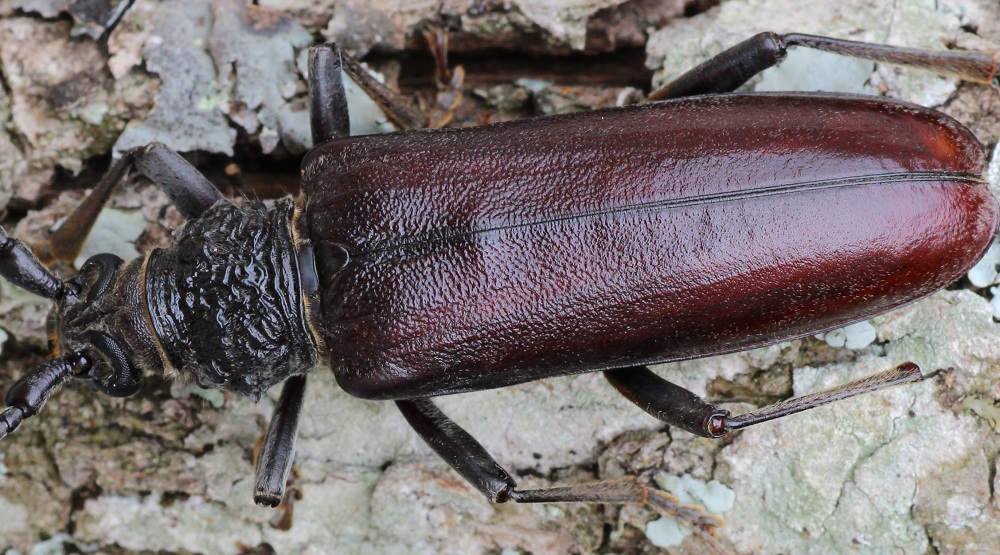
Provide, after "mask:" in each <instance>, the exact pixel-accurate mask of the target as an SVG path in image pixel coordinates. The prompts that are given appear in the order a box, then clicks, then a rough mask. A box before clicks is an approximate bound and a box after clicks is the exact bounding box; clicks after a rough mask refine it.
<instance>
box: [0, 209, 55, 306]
mask: <svg viewBox="0 0 1000 555" xmlns="http://www.w3.org/2000/svg"><path fill="white" fill-rule="evenodd" d="M0 276H3V277H4V278H5V279H6V280H7V281H9V282H11V283H13V284H14V285H16V286H18V287H20V288H21V289H24V290H26V291H28V292H30V293H34V294H35V295H38V296H40V297H45V298H46V299H52V300H55V299H58V298H59V297H61V296H62V294H63V284H62V282H61V281H60V280H59V278H57V277H56V276H54V275H53V274H52V272H50V271H49V269H48V268H46V267H45V265H44V264H42V263H41V262H40V261H39V260H38V258H37V257H36V256H35V255H34V253H32V252H31V249H30V248H28V245H26V244H24V241H20V240H17V239H11V238H10V237H9V236H8V235H7V232H6V231H4V229H3V228H2V227H0Z"/></svg>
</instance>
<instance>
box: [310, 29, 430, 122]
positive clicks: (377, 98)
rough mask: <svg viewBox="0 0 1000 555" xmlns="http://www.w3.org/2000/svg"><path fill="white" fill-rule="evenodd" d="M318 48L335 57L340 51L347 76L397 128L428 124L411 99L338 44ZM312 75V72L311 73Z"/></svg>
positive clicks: (324, 55) (327, 55) (326, 55)
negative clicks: (341, 48)
mask: <svg viewBox="0 0 1000 555" xmlns="http://www.w3.org/2000/svg"><path fill="white" fill-rule="evenodd" d="M317 48H320V49H329V50H330V52H331V53H330V54H321V56H322V57H330V58H335V57H336V56H335V55H334V54H332V53H337V52H339V53H340V56H339V57H340V60H341V63H342V65H343V70H344V72H346V73H347V76H348V77H350V78H351V80H352V81H354V82H355V83H356V84H357V85H358V86H359V87H361V90H363V91H365V94H367V95H368V96H370V97H371V99H372V100H373V101H374V102H375V104H377V105H378V107H379V108H381V109H382V111H383V112H385V115H386V116H387V117H388V118H389V121H391V122H392V124H393V125H395V126H396V127H397V128H399V129H400V130H408V129H424V128H426V127H427V126H428V120H427V116H426V115H424V113H423V112H421V111H420V110H419V109H417V107H416V106H414V105H413V103H412V102H410V99H408V98H406V97H405V96H403V95H401V94H399V93H398V92H396V91H394V90H392V89H390V88H389V87H387V86H385V85H383V84H382V83H380V82H379V81H378V80H377V79H375V78H374V77H372V75H371V74H370V73H368V70H366V69H365V68H363V67H361V64H359V63H358V62H357V61H356V60H355V59H354V58H352V57H350V56H348V55H347V54H345V53H343V52H341V51H340V49H339V48H337V45H335V44H327V45H324V46H320V47H317ZM310 57H311V55H310ZM310 75H312V74H311V73H310ZM312 86H313V82H312V78H311V77H310V87H312ZM314 110H315V108H314Z"/></svg>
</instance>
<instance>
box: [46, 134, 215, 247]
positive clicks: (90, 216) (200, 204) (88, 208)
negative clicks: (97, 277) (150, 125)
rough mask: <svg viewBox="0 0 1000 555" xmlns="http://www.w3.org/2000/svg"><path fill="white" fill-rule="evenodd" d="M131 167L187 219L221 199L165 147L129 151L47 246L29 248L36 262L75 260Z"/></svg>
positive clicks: (158, 146)
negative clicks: (156, 187)
mask: <svg viewBox="0 0 1000 555" xmlns="http://www.w3.org/2000/svg"><path fill="white" fill-rule="evenodd" d="M132 167H135V168H136V169H138V170H139V173H141V174H143V175H145V176H146V177H148V178H149V179H150V180H151V181H152V182H153V183H154V184H156V186H158V187H159V188H160V189H162V190H163V192H165V193H166V194H167V196H169V197H170V200H171V201H173V203H174V205H175V206H176V207H177V210H179V211H180V213H181V214H183V215H184V217H186V218H188V219H191V218H197V217H199V216H201V215H202V214H203V213H204V212H205V211H206V210H208V209H209V208H210V207H211V206H212V205H214V204H215V203H217V202H219V201H221V200H224V197H223V196H222V193H221V192H219V190H218V189H217V188H215V186H214V185H212V183H211V182H210V181H208V179H205V176H203V175H202V174H201V172H199V171H198V170H197V169H195V167H194V166H192V165H191V164H190V163H188V161H187V160H185V159H184V158H183V157H181V155H180V154H178V153H177V152H176V151H174V150H172V149H170V148H169V147H167V146H166V145H164V144H162V143H152V144H149V145H147V146H144V147H138V148H133V149H130V150H127V151H125V152H124V153H123V154H122V156H121V158H119V159H118V160H117V161H115V163H114V164H112V165H111V168H109V169H108V171H107V173H105V174H104V177H103V178H101V181H100V182H98V184H97V186H96V187H94V190H93V191H91V192H90V194H89V195H87V197H86V198H84V199H83V202H81V203H80V204H79V205H78V206H77V207H76V209H75V210H74V211H73V213H72V214H70V215H69V217H68V218H66V221H65V222H63V225H62V226H60V227H59V229H57V230H56V231H55V232H53V233H52V235H51V236H50V237H49V240H48V242H47V243H43V244H40V245H33V247H34V248H33V249H32V250H34V252H35V255H36V256H37V257H38V259H39V260H41V261H42V262H43V263H46V264H49V263H51V262H54V261H56V260H63V261H66V262H72V261H73V260H75V259H76V257H77V256H79V254H80V249H81V248H82V247H83V243H84V242H86V240H87V236H88V235H90V231H91V229H93V227H94V222H96V221H97V216H98V215H99V214H100V213H101V210H102V209H103V208H104V205H105V204H107V202H108V199H109V198H111V193H112V192H114V190H115V188H116V187H117V186H118V184H119V183H120V182H121V180H122V179H124V178H125V175H126V174H127V173H128V171H129V169H131V168H132Z"/></svg>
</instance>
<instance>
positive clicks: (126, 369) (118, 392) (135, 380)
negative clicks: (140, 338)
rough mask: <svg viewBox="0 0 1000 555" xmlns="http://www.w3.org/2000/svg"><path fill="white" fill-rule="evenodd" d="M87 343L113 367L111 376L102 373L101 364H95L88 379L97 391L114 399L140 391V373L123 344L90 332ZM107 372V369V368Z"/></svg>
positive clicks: (100, 333) (104, 334)
mask: <svg viewBox="0 0 1000 555" xmlns="http://www.w3.org/2000/svg"><path fill="white" fill-rule="evenodd" d="M87 341H89V342H90V344H91V345H93V346H94V348H95V349H97V350H98V351H100V352H101V354H103V355H104V358H105V359H106V360H107V362H108V364H109V365H110V366H111V368H110V370H111V372H110V375H108V373H107V372H104V373H101V372H100V369H101V367H102V366H104V365H101V364H93V367H92V369H91V371H90V372H89V375H88V377H89V378H90V379H91V380H93V383H94V385H95V386H97V389H99V390H101V391H102V392H103V393H105V394H107V395H110V396H112V397H128V396H129V395H132V394H134V393H136V392H137V391H139V387H140V386H141V385H142V376H141V374H140V372H139V371H138V370H137V369H136V368H135V366H133V365H132V362H131V361H130V360H129V357H128V355H127V354H126V353H125V349H123V348H122V346H121V343H119V342H118V341H117V340H115V339H114V338H113V337H111V336H110V335H108V334H106V333H102V332H97V331H94V332H90V333H88V334H87ZM105 370H106V367H105Z"/></svg>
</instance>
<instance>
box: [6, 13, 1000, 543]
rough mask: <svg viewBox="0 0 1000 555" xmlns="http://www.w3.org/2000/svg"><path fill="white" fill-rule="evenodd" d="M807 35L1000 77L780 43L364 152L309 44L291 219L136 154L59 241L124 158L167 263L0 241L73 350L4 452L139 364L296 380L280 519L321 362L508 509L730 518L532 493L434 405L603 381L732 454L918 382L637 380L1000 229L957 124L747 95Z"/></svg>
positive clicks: (991, 65)
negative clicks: (802, 419) (310, 138)
mask: <svg viewBox="0 0 1000 555" xmlns="http://www.w3.org/2000/svg"><path fill="white" fill-rule="evenodd" d="M791 45H805V46H812V47H816V48H821V49H827V50H833V51H838V52H841V53H848V54H853V55H859V56H862V57H870V58H875V59H880V60H888V61H895V62H906V63H911V64H915V65H928V66H932V67H941V66H944V67H947V68H949V69H953V70H957V71H959V72H962V73H963V75H964V76H965V77H967V78H972V79H975V80H979V81H987V82H989V81H991V80H993V79H994V76H995V73H996V64H995V62H993V60H992V59H991V58H990V57H988V56H985V55H981V54H977V53H956V52H948V53H933V52H926V51H916V50H909V49H900V48H889V47H881V46H878V45H867V44H862V43H854V42H850V41H841V40H836V39H828V38H823V37H813V36H807V35H797V34H789V35H775V34H772V33H765V34H762V35H758V36H756V37H753V38H752V39H750V40H748V41H746V42H745V43H742V44H741V45H738V46H736V47H734V48H733V49H731V50H729V51H727V52H725V53H723V54H721V55H720V56H719V57H717V58H715V59H713V60H711V61H709V62H707V63H706V64H705V65H703V66H699V67H698V68H695V69H694V70H692V71H691V72H690V73H688V74H686V75H685V76H682V77H681V78H680V79H678V80H677V81H675V82H674V83H673V84H671V85H668V86H667V87H665V88H663V89H660V90H659V91H657V92H655V93H654V94H653V95H651V97H650V98H651V99H653V100H659V101H660V102H655V103H648V104H643V105H638V106H631V107H624V108H616V109H608V110H599V111H594V112H589V113H585V114H574V115H569V116H557V117H551V118H541V119H534V120H528V121H524V122H512V123H504V124H497V125H494V126H487V127H482V128H473V129H456V130H440V131H410V132H403V133H397V134H390V135H383V136H366V137H346V134H347V133H346V129H347V118H346V106H345V102H344V100H343V98H344V97H343V94H342V84H341V83H340V81H339V75H340V71H339V70H340V66H341V64H344V65H345V67H346V68H347V69H348V70H349V71H354V73H353V74H357V72H356V69H354V70H352V69H351V68H353V67H354V65H353V62H352V61H350V60H349V59H342V58H341V56H340V55H339V52H338V51H337V50H336V49H335V48H333V47H325V48H319V49H316V50H314V51H313V52H312V55H311V59H310V89H311V105H312V123H313V133H314V140H315V143H316V144H317V146H316V147H314V148H313V149H312V150H311V151H310V152H309V154H308V155H307V156H306V158H305V160H304V161H303V182H302V191H303V194H302V195H301V196H300V197H298V198H297V199H295V200H294V201H291V200H284V201H280V202H278V203H276V204H275V205H274V206H273V207H272V208H266V207H264V206H263V205H260V204H256V203H252V204H250V205H247V206H235V205H232V204H230V203H229V202H228V201H226V200H225V199H224V198H223V197H222V196H221V194H220V193H219V192H218V191H217V190H216V189H215V188H214V187H213V186H212V185H211V184H210V183H209V182H208V181H207V180H205V178H204V177H203V176H201V175H200V174H198V172H197V171H196V170H195V169H194V168H193V167H191V166H190V165H188V164H187V162H185V161H184V160H183V158H181V157H180V156H179V155H177V154H176V153H174V152H173V151H171V150H169V149H168V148H166V147H165V146H163V145H159V144H154V145H150V146H149V147H145V148H141V149H136V150H132V151H129V152H127V153H125V155H124V156H123V157H122V158H121V159H120V160H118V161H117V162H116V163H115V164H114V165H113V166H112V168H111V169H110V170H109V172H108V174H107V175H106V176H105V177H104V178H103V179H102V181H101V182H100V183H99V184H98V186H97V188H96V189H95V192H94V193H93V194H92V196H91V197H90V198H88V199H87V200H86V201H85V202H84V203H83V204H82V205H81V209H79V210H78V211H77V212H75V213H74V215H73V216H71V217H70V220H69V221H68V222H67V223H66V224H64V225H63V227H62V228H60V231H59V232H57V234H56V235H55V236H54V237H53V241H52V244H53V248H59V249H63V250H66V251H73V250H74V248H76V247H78V244H77V243H79V242H81V241H82V237H83V236H85V235H86V232H87V230H89V228H90V226H91V225H92V223H93V219H94V218H95V217H96V214H97V212H98V211H99V209H100V207H101V206H102V205H103V202H104V200H105V199H106V198H107V195H109V194H110V191H111V190H112V189H113V188H114V187H115V186H116V184H117V183H118V182H119V181H120V180H121V179H122V177H123V176H124V175H125V174H126V173H127V171H128V170H129V169H130V168H131V167H133V166H134V167H136V168H137V169H138V170H139V171H140V172H141V173H143V174H145V175H146V176H147V177H149V178H150V179H151V180H152V181H153V182H154V183H156V184H157V185H158V186H160V187H161V188H162V189H163V190H164V191H166V193H167V194H168V195H169V196H170V197H171V199H172V200H173V202H174V203H175V205H176V206H177V207H178V209H179V211H180V212H181V213H182V214H183V215H185V216H186V217H188V218H189V223H188V225H187V226H186V228H185V229H184V231H183V233H182V234H181V235H180V237H179V238H178V241H177V243H176V245H174V246H172V247H170V248H165V249H158V250H155V251H153V252H152V253H150V254H149V255H147V256H145V257H143V258H139V259H136V260H132V261H123V260H120V259H118V258H117V257H114V256H111V255H98V256H95V257H93V258H91V259H90V260H88V261H87V262H86V263H85V264H84V265H83V267H82V268H81V270H80V273H79V274H78V275H77V276H75V277H73V278H71V279H70V280H68V281H66V282H63V281H61V280H60V279H58V278H57V277H56V276H54V275H53V274H52V273H51V272H49V271H48V270H47V269H46V268H45V266H44V265H43V264H41V263H40V262H39V261H38V259H37V258H36V257H35V256H34V255H33V254H32V252H31V251H30V249H28V248H27V247H26V245H24V244H23V243H22V242H20V241H17V240H15V239H12V238H10V237H8V236H7V234H6V233H5V232H3V233H2V234H0V274H2V275H3V276H4V277H5V278H6V279H8V280H9V281H11V282H12V283H14V284H16V285H18V286H21V287H23V288H25V289H27V290H29V291H31V292H33V293H36V294H39V295H41V296H44V297H47V298H50V299H53V300H55V301H56V308H55V310H54V311H53V313H52V316H51V319H50V323H51V328H52V331H53V338H54V341H53V358H52V360H50V361H49V362H47V363H45V364H43V365H42V366H40V367H39V368H37V369H35V370H34V371H32V372H31V373H29V374H27V375H26V376H24V377H23V378H22V379H21V380H19V381H18V382H17V383H15V384H14V385H13V386H12V387H11V388H10V390H9V391H8V393H7V397H6V403H7V405H8V408H7V409H6V410H4V411H3V413H0V436H4V435H6V434H7V433H9V432H11V431H13V430H14V429H15V428H17V427H18V426H19V425H20V424H21V422H22V421H23V420H24V419H25V418H28V417H30V416H33V415H34V414H36V413H37V412H38V411H39V410H40V409H41V407H42V405H43V404H44V402H45V401H46V400H47V398H48V396H49V395H50V394H51V393H52V392H53V390H54V389H55V388H56V387H57V386H58V385H60V384H62V383H64V382H65V381H66V380H69V379H79V380H84V381H86V382H88V383H90V384H92V385H93V386H94V387H95V388H96V389H98V390H99V391H102V392H104V393H106V394H109V395H113V396H127V395H131V394H133V393H135V392H136V391H137V390H138V389H139V387H140V385H141V381H142V377H143V375H145V374H163V375H174V374H187V375H190V376H192V377H193V378H194V379H195V380H196V381H197V382H198V384H199V385H201V386H203V387H214V388H221V389H227V390H231V391H235V392H238V393H241V394H243V395H246V396H247V397H250V398H252V399H257V398H259V397H260V396H261V395H262V394H263V393H264V392H266V391H267V390H268V389H269V388H270V387H272V386H274V385H277V384H279V383H282V382H284V384H285V385H284V387H283V391H282V395H281V399H280V400H279V402H278V405H277V407H276V409H275V415H274V418H273V419H272V422H271V426H270V428H269V430H268V432H267V434H266V436H265V438H266V439H265V441H264V447H263V450H262V453H261V455H260V458H259V463H258V469H257V479H256V487H255V492H254V497H255V500H256V501H257V502H258V503H261V504H265V505H275V504H277V503H278V502H279V501H280V500H281V498H282V495H283V491H284V487H285V483H286V481H287V475H288V471H289V468H290V466H291V460H292V453H293V447H294V439H295V430H296V426H297V421H298V417H299V413H300V410H301V405H302V398H303V394H304V388H305V374H306V373H307V372H308V371H309V370H311V369H312V368H313V367H314V366H316V365H317V364H318V363H319V361H320V360H321V359H323V358H327V359H328V360H329V362H330V365H331V367H333V368H334V372H335V375H336V377H337V380H338V383H339V384H340V385H341V386H342V387H343V388H344V389H345V390H346V391H348V392H349V393H351V394H353V395H357V396H360V397H364V398H371V399H387V400H394V401H395V402H396V404H397V405H398V407H399V409H400V411H401V412H402V413H403V415H404V417H405V418H406V419H407V421H408V422H409V423H410V424H411V425H412V426H413V428H414V429H415V430H416V431H417V432H418V434H419V435H421V437H423V438H424V439H425V440H426V441H427V442H428V444H429V445H430V446H431V447H432V448H433V449H434V450H435V451H436V452H438V453H439V454H441V455H442V457H443V458H444V459H445V460H446V461H447V462H448V463H449V464H451V465H452V466H453V467H454V468H455V469H456V470H457V471H458V472H459V473H460V474H461V475H463V476H464V477H465V478H466V479H468V480H469V481H470V482H471V483H472V484H473V485H474V486H475V487H477V488H478V489H479V490H480V491H482V492H483V493H484V494H485V495H486V496H487V497H488V498H490V499H491V500H493V501H496V502H503V501H516V502H556V501H591V502H647V503H650V504H652V505H654V506H655V507H657V508H658V509H660V510H662V511H664V512H667V513H671V514H677V515H678V516H680V517H681V518H684V519H686V520H687V521H689V522H691V523H692V524H695V525H697V526H701V527H703V528H706V529H710V528H712V527H714V526H716V525H718V524H719V522H720V521H719V520H718V519H717V518H715V517H713V516H712V515H706V514H702V513H701V512H700V511H698V510H697V509H694V508H689V507H682V506H680V505H679V504H678V502H677V500H676V499H675V498H673V497H672V496H670V495H669V494H667V493H665V492H661V491H659V490H655V489H653V488H649V487H647V486H644V485H642V484H639V483H637V482H634V481H623V482H614V483H600V484H598V485H582V486H567V487H561V488H550V489H541V490H519V489H517V488H516V485H515V483H514V481H513V479H512V478H511V477H510V476H509V474H508V473H507V472H506V471H505V470H504V469H503V468H502V467H501V466H500V465H499V464H497V463H496V462H495V461H494V460H493V459H492V458H491V457H490V455H489V454H488V453H487V451H486V450H485V449H484V448H483V447H482V446H481V445H479V443H478V442H476V441H475V440H474V439H473V438H472V437H471V436H470V435H469V434H468V433H466V432H465V431H464V430H462V429H461V428H460V427H458V426H457V425H456V424H455V423H453V422H452V421H450V420H449V419H448V418H447V416H445V415H444V414H443V413H442V412H441V411H440V410H438V409H437V408H436V407H435V405H434V404H433V403H432V402H431V401H430V400H429V399H430V398H432V397H435V396H439V395H445V394H452V393H461V392H465V391H472V390H481V389H489V388H496V387H502V386H506V385H512V384H516V383H521V382H525V381H530V380H534V379H539V378H543V377H548V376H556V375H565V374H572V373H579V372H585V371H603V372H604V373H605V375H606V376H607V377H608V379H609V380H610V381H611V383H612V384H613V385H614V387H615V388H616V389H618V390H619V391H620V392H622V393H623V394H624V395H625V396H626V397H627V398H629V399H630V400H632V401H633V402H635V403H636V404H638V405H639V406H640V407H641V408H643V409H644V410H646V411H647V412H650V413H651V414H653V415H654V416H657V417H658V418H661V419H663V420H665V421H666V422H668V423H670V424H672V425H676V426H678V427H681V428H683V429H686V430H688V431H692V432H694V433H696V434H699V435H703V436H706V437H722V436H725V435H727V434H728V433H730V432H731V431H732V430H734V429H738V428H740V427H744V426H747V425H750V424H752V423H756V422H758V421H763V420H766V419H770V418H773V417H776V416H781V415H784V414H787V413H789V412H794V411H798V410H803V409H805V408H809V407H811V406H814V405H816V404H818V403H822V402H828V401H830V400H835V399H838V398H842V397H844V396H849V395H854V394H857V393H860V392H863V391H868V390H871V389H873V388H876V387H883V386H886V385H891V384H895V383H900V382H907V381H914V380H916V379H919V377H920V376H919V371H918V370H917V369H916V368H915V367H914V366H913V365H912V364H901V365H900V366H899V367H898V368H897V369H894V370H893V371H890V372H889V373H886V374H883V375H879V376H877V377H875V378H874V379H872V380H867V381H862V382H858V383H852V384H848V386H846V387H845V388H842V389H837V390H833V391H831V392H826V393H823V394H820V395H819V396H809V397H805V398H800V399H798V400H793V401H792V402H790V403H783V404H779V405H777V406H775V407H771V408H765V409H762V411H760V412H754V413H751V414H750V415H743V416H736V417H734V416H731V415H730V414H729V413H728V412H727V411H725V410H723V409H721V408H718V407H715V406H713V405H710V404H708V403H705V402H704V401H702V400H700V399H698V398H697V397H696V396H694V395H693V394H691V393H690V392H687V391H686V390H683V389H681V388H679V387H678V386H676V385H673V384H670V383H668V382H665V381H664V380H662V379H661V378H658V377H657V376H656V375H655V374H652V373H651V372H650V371H649V370H648V369H646V368H645V365H647V364H651V363H654V362H663V361H668V360H681V359H686V358H694V357H701V356H708V355H713V354H720V353H725V352H732V351H736V350H743V349H748V348H751V347H755V346H760V345H765V344H770V343H774V342H778V341H784V340H788V339H792V338H796V337H801V336H804V335H810V334H814V333H817V332H820V331H824V330H828V329H832V328H836V327H840V326H843V325H845V324H847V323H850V322H853V321H857V320H860V319H864V318H868V317H870V316H872V315H875V314H879V313H882V312H885V311H887V310H890V309H892V308H895V307H898V306H900V305H902V304H905V303H908V302H911V301H913V300H916V299H918V298H921V297H923V296H926V295H928V294H930V293H932V292H934V291H936V290H938V289H940V288H941V287H943V286H944V285H946V284H948V283H950V282H951V281H953V280H954V279H955V278H956V277H958V276H959V275H961V274H962V273H964V272H965V271H966V270H967V269H968V268H969V267H971V265H972V264H973V263H974V262H975V261H976V260H978V258H979V257H980V256H981V255H982V253H983V252H984V251H985V249H986V248H987V246H988V245H989V243H990V242H991V240H992V238H993V236H994V234H995V233H996V229H997V223H998V210H997V205H996V202H995V200H994V199H993V198H992V197H991V196H990V194H989V192H988V191H987V190H986V188H985V187H984V185H983V181H982V173H983V168H984V163H985V162H984V158H983V153H982V148H981V146H980V145H979V144H978V142H977V141H976V140H975V138H974V137H973V136H972V135H971V133H970V132H969V131H968V130H966V129H965V128H963V127H962V126H961V125H959V124H958V123H956V122H955V121H954V120H951V119H950V118H948V117H947V116H944V115H942V114H939V113H937V112H934V111H932V110H927V109H923V108H920V107H916V106H913V105H910V104H906V103H899V102H893V101H888V100H883V99H875V98H867V97H853V96H844V95H824V94H813V95H737V94H730V93H731V92H732V91H733V90H734V89H735V88H736V87H738V86H739V85H740V84H741V83H743V82H745V81H746V80H747V79H748V78H750V77H751V76H752V75H754V74H755V73H757V72H758V71H760V70H761V69H763V68H764V67H767V66H769V65H773V64H775V63H777V62H778V61H780V59H781V58H783V57H784V55H785V50H786V48H787V47H788V46H791ZM370 87H371V88H373V89H376V90H377V92H380V93H382V98H383V104H384V105H386V106H387V107H388V108H389V111H390V114H392V115H394V116H395V118H394V119H397V121H405V120H406V118H407V117H408V115H407V113H406V110H405V108H401V106H404V105H403V104H401V103H400V102H399V101H398V99H395V98H393V97H392V94H391V93H390V92H388V91H385V90H382V89H377V87H375V86H374V85H370ZM762 130H766V131H765V132H762ZM889 198H891V199H892V202H886V200H887V199H889ZM845 214H849V215H850V217H845ZM763 230H767V233H764V232H763ZM734 292H735V294H734ZM723 314H724V315H723Z"/></svg>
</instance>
